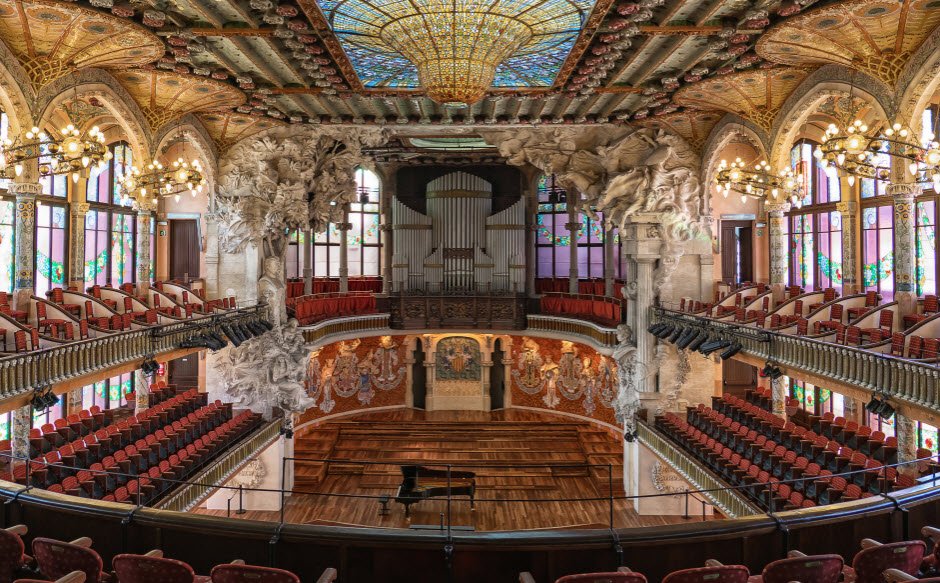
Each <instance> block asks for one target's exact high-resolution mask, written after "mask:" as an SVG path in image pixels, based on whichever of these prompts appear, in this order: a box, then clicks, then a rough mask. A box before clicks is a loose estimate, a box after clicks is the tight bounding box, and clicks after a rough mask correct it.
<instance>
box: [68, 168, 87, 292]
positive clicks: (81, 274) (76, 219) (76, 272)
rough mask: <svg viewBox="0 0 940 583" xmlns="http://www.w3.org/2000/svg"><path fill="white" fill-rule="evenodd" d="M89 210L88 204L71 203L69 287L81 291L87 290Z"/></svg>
mask: <svg viewBox="0 0 940 583" xmlns="http://www.w3.org/2000/svg"><path fill="white" fill-rule="evenodd" d="M79 182H81V181H79ZM88 208H89V206H88V203H87V202H72V203H69V278H68V285H69V287H73V288H75V289H77V290H80V291H81V290H84V289H85V215H87V214H88Z"/></svg>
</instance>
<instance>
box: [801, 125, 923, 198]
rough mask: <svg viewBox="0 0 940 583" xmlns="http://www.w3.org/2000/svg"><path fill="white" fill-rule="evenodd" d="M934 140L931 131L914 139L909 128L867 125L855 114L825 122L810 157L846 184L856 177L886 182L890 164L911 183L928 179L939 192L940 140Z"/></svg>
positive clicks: (852, 183)
mask: <svg viewBox="0 0 940 583" xmlns="http://www.w3.org/2000/svg"><path fill="white" fill-rule="evenodd" d="M852 117H854V119H851V118H852ZM849 120H851V121H849ZM936 140H937V136H936V135H935V134H933V133H929V134H927V135H925V136H923V137H922V139H921V138H918V137H917V135H916V133H915V132H914V131H913V130H911V128H909V127H907V126H905V125H903V124H901V123H897V122H895V123H894V124H888V123H887V122H885V123H882V124H879V125H878V126H877V127H875V128H869V126H868V125H867V124H866V123H865V122H864V121H862V119H860V117H858V116H857V114H856V115H852V116H843V121H841V122H840V123H832V124H829V127H828V128H826V133H825V135H824V136H823V138H822V143H821V144H820V145H819V146H817V147H816V149H815V150H814V151H813V156H814V157H815V158H816V159H817V160H819V162H820V164H821V165H822V166H823V167H824V168H825V169H826V172H827V173H828V174H830V175H833V173H836V174H841V175H843V176H845V177H846V180H847V181H848V183H849V185H850V186H851V185H854V184H855V180H856V178H870V179H873V180H881V181H884V182H890V181H891V180H892V175H891V174H892V173H891V167H892V165H895V164H897V165H900V168H901V169H902V170H900V172H907V173H910V175H911V178H912V181H913V182H917V183H928V182H932V183H933V189H934V191H935V192H940V142H937V141H936ZM896 172H898V171H896ZM896 178H897V174H895V179H896Z"/></svg>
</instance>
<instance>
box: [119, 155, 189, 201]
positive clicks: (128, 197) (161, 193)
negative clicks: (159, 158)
mask: <svg viewBox="0 0 940 583" xmlns="http://www.w3.org/2000/svg"><path fill="white" fill-rule="evenodd" d="M118 184H119V185H120V187H121V191H122V193H121V203H122V204H127V203H128V202H131V201H133V202H134V203H136V204H137V205H140V204H141V203H142V202H144V201H151V202H152V203H153V204H157V203H158V202H159V200H160V198H161V197H168V196H172V197H173V198H174V199H175V200H176V202H179V200H180V196H181V195H182V194H183V193H185V192H187V191H188V192H189V193H190V194H192V196H193V197H195V196H196V193H198V192H202V189H203V188H204V187H205V184H206V179H205V177H204V176H203V174H202V165H201V164H200V163H199V160H197V159H195V158H194V159H193V160H192V161H191V162H187V161H185V160H183V158H182V157H180V158H177V159H176V160H175V161H174V162H173V163H172V164H171V165H169V166H164V165H163V164H161V163H160V162H153V163H150V164H147V167H146V168H144V169H143V170H141V169H140V168H136V167H133V166H132V167H131V168H129V169H128V170H127V172H125V173H124V175H123V176H121V177H120V178H118Z"/></svg>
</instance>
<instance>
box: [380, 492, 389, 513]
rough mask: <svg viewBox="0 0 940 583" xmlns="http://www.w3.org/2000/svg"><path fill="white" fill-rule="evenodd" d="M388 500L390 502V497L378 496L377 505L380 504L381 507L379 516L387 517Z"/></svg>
mask: <svg viewBox="0 0 940 583" xmlns="http://www.w3.org/2000/svg"><path fill="white" fill-rule="evenodd" d="M389 500H391V497H390V496H387V495H384V496H379V504H381V507H380V508H379V516H388V514H389V512H388V501H389Z"/></svg>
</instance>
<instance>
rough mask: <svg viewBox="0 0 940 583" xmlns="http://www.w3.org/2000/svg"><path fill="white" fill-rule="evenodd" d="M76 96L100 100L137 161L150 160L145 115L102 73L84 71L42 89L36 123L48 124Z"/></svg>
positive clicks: (95, 70) (123, 90)
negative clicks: (56, 112)
mask: <svg viewBox="0 0 940 583" xmlns="http://www.w3.org/2000/svg"><path fill="white" fill-rule="evenodd" d="M76 95H77V96H78V97H94V98H96V99H98V100H99V101H100V102H101V103H102V106H103V107H104V108H105V109H107V110H108V111H109V112H111V114H112V115H113V116H114V118H115V120H116V121H117V123H118V125H120V126H121V129H123V130H124V133H125V135H126V137H127V142H128V143H129V144H130V145H131V149H132V150H133V151H134V155H135V156H137V157H138V158H137V159H139V160H143V159H145V158H146V157H147V156H149V154H150V153H151V151H152V148H151V144H152V142H153V135H152V134H151V132H150V127H149V126H148V125H147V121H146V118H145V117H144V115H143V112H141V111H140V107H139V106H138V105H137V103H136V102H135V101H134V99H133V98H132V97H131V96H130V94H129V93H127V91H126V90H125V89H124V88H123V87H122V86H121V84H120V83H118V82H117V80H116V79H115V78H114V77H112V76H111V75H110V74H109V73H108V72H107V71H104V70H102V69H83V70H81V71H78V72H76V73H75V74H73V75H69V76H66V77H62V78H61V79H56V80H55V81H53V82H52V83H50V84H49V85H46V86H45V87H43V88H42V89H41V90H40V92H39V94H38V95H37V97H36V108H35V113H36V115H35V119H36V120H37V121H44V120H46V119H47V118H49V117H50V116H51V115H52V113H53V112H54V111H55V110H56V108H57V107H58V106H59V105H60V104H61V103H62V102H63V101H65V100H67V99H70V98H72V97H75V96H76Z"/></svg>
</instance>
